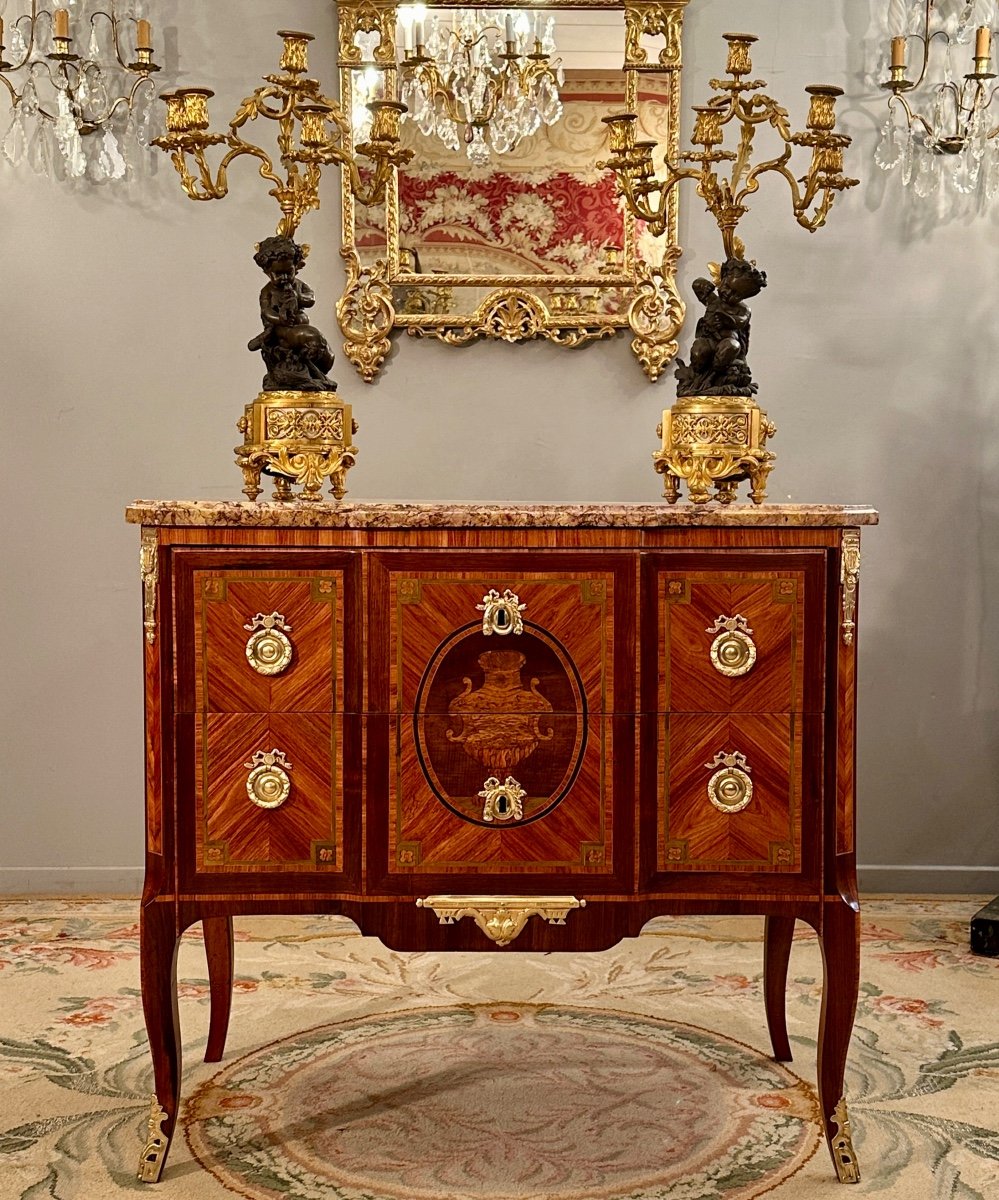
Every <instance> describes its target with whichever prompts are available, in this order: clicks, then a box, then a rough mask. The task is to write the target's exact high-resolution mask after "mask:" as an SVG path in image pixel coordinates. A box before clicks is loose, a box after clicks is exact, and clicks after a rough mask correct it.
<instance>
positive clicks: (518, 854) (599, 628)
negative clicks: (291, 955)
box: [366, 553, 635, 891]
mask: <svg viewBox="0 0 999 1200" xmlns="http://www.w3.org/2000/svg"><path fill="white" fill-rule="evenodd" d="M370 571H371V579H370V589H371V590H370V597H371V605H372V609H371V621H370V639H369V644H370V656H369V696H368V700H369V712H370V714H371V715H370V716H369V718H368V739H369V745H368V756H367V764H368V771H367V776H366V789H367V791H366V795H367V815H368V823H369V824H368V828H369V842H368V845H369V851H368V852H369V868H372V869H373V874H374V876H375V877H376V878H382V879H383V881H384V886H387V887H389V888H391V889H392V890H416V891H419V890H425V889H426V888H427V887H428V886H429V883H428V881H429V880H430V879H432V878H433V877H441V878H442V879H443V878H445V877H446V878H447V881H448V886H449V887H456V886H460V882H461V881H462V880H467V881H468V882H469V885H470V886H475V887H477V888H478V889H479V890H482V888H483V887H485V886H487V885H488V884H489V881H490V880H492V882H493V885H494V886H495V887H496V888H507V889H510V888H511V887H512V888H513V889H514V890H518V889H519V890H523V889H524V888H525V887H527V888H529V887H531V886H534V887H538V886H541V884H542V877H546V878H548V879H551V880H554V879H556V878H559V879H561V880H562V883H563V885H564V884H565V879H566V877H567V876H581V877H588V878H592V879H595V880H600V884H601V886H602V887H605V886H608V884H609V881H610V880H612V879H615V878H618V877H619V878H624V877H625V876H628V875H629V874H630V860H631V847H632V842H631V833H630V831H631V829H632V827H633V815H634V814H633V807H634V806H633V803H632V802H631V794H632V793H631V790H630V789H629V788H628V787H626V786H622V783H621V781H622V780H623V779H624V778H625V777H628V778H632V777H633V775H632V772H633V763H634V750H633V741H632V738H633V732H634V705H635V672H634V632H633V631H634V624H633V621H634V583H635V561H634V559H633V558H630V559H629V558H627V557H626V556H621V558H620V560H619V561H617V562H615V561H614V556H607V555H602V556H601V557H600V558H599V559H595V558H593V557H591V556H587V555H582V554H579V555H576V554H550V555H546V556H541V555H538V554H537V553H533V554H526V553H525V554H522V555H510V554H505V555H499V554H491V553H483V554H477V555H471V554H466V555H463V556H462V560H461V564H460V569H459V568H456V564H455V563H454V560H453V559H452V558H447V557H435V556H433V555H420V556H418V557H416V556H412V555H405V554H399V555H389V554H385V555H379V556H377V557H375V558H374V559H373V560H372V562H371V566H370ZM619 706H620V707H619ZM622 709H623V711H622ZM379 712H382V713H384V717H381V718H380V717H379V716H378V715H377V714H378V713H379ZM625 727H627V728H625ZM619 739H625V740H621V741H620V742H619ZM615 746H616V749H617V753H616V754H615ZM376 747H378V748H382V747H383V748H384V753H385V759H386V770H385V771H384V774H383V775H381V777H379V773H378V772H377V771H374V770H373V769H372V764H373V761H374V760H376V759H378V758H380V757H381V755H380V754H379V753H378V750H377V749H376ZM383 789H384V790H383ZM618 795H620V796H621V797H622V801H621V803H620V804H619V805H616V804H615V797H616V796H618ZM517 876H519V877H520V879H519V880H518V879H516V878H515V877H517Z"/></svg>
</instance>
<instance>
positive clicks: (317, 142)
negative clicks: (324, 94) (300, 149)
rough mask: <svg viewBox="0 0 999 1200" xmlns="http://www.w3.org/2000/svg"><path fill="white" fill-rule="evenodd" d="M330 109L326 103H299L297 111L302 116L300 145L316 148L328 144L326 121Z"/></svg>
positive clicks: (311, 148)
mask: <svg viewBox="0 0 999 1200" xmlns="http://www.w3.org/2000/svg"><path fill="white" fill-rule="evenodd" d="M332 111H333V110H332V109H331V108H330V106H329V105H328V104H300V105H299V108H298V112H299V115H300V116H301V118H302V145H303V146H305V147H306V148H307V149H309V150H318V149H321V148H322V147H324V146H326V145H327V144H328V142H329V138H328V137H327V136H326V122H327V120H328V119H329V116H330V113H331V112H332Z"/></svg>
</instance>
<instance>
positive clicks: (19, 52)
mask: <svg viewBox="0 0 999 1200" xmlns="http://www.w3.org/2000/svg"><path fill="white" fill-rule="evenodd" d="M8 49H9V50H10V57H11V59H12V60H13V62H14V63H15V64H20V62H21V60H22V59H23V58H24V56H25V55H26V54H27V53H28V47H27V46H26V45H25V41H24V38H23V37H22V36H21V31H20V29H16V28H15V30H14V32H13V33H12V34H11V35H10V46H9V47H8Z"/></svg>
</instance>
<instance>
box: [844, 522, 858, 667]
mask: <svg viewBox="0 0 999 1200" xmlns="http://www.w3.org/2000/svg"><path fill="white" fill-rule="evenodd" d="M840 555H841V561H842V566H841V570H840V581H841V585H842V588H843V642H844V644H845V645H847V646H852V645H853V635H854V633H855V631H856V628H857V587H858V585H859V583H860V534H859V533H858V532H857V531H856V530H855V529H848V530H847V531H846V532H845V533H844V534H843V548H842V550H841V551H840Z"/></svg>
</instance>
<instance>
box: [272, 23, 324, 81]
mask: <svg viewBox="0 0 999 1200" xmlns="http://www.w3.org/2000/svg"><path fill="white" fill-rule="evenodd" d="M278 37H279V38H283V39H284V50H283V51H282V53H281V70H282V71H287V72H288V74H289V75H302V74H304V73H305V72H306V71H307V70H308V69H309V42H311V41H314V40H315V39H314V37H313V35H312V34H311V33H299V32H298V31H296V30H293V29H279V30H278Z"/></svg>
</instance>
